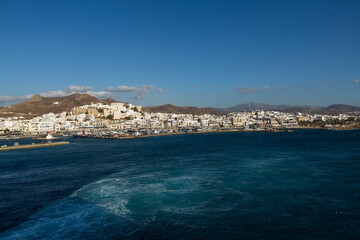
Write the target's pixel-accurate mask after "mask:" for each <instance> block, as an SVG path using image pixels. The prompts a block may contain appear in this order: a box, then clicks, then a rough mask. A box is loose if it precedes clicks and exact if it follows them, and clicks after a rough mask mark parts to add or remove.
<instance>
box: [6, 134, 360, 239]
mask: <svg viewBox="0 0 360 240" xmlns="http://www.w3.org/2000/svg"><path fill="white" fill-rule="evenodd" d="M16 141H18V142H19V143H20V144H24V143H31V142H33V141H32V140H16ZM69 141H70V142H71V144H70V145H67V146H57V147H51V148H39V149H29V150H19V151H8V152H0V239H2V240H10V239H21V240H23V239H34V240H35V239H36V240H39V239H342V240H343V239H360V131H359V130H354V131H325V130H297V131H294V132H292V133H265V132H240V133H211V134H186V135H176V136H162V137H151V138H139V139H128V140H110V139H76V138H70V139H69ZM14 142H15V140H6V141H5V140H0V145H3V144H8V145H11V144H13V143H14Z"/></svg>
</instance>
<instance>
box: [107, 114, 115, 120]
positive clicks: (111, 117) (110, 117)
mask: <svg viewBox="0 0 360 240" xmlns="http://www.w3.org/2000/svg"><path fill="white" fill-rule="evenodd" d="M106 118H107V119H109V120H113V119H114V116H113V115H111V114H109V115H107V116H106Z"/></svg>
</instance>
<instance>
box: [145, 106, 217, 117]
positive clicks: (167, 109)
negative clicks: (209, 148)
mask: <svg viewBox="0 0 360 240" xmlns="http://www.w3.org/2000/svg"><path fill="white" fill-rule="evenodd" d="M143 110H144V111H145V112H154V113H157V112H159V113H180V114H194V115H200V114H215V115H219V114H221V113H222V112H221V111H218V110H216V109H214V108H198V107H178V106H174V105H171V104H166V105H161V106H155V107H144V108H143Z"/></svg>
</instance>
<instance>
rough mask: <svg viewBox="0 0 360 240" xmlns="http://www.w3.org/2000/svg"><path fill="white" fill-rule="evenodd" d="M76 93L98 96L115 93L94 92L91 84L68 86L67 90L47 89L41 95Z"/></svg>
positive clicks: (62, 95)
mask: <svg viewBox="0 0 360 240" xmlns="http://www.w3.org/2000/svg"><path fill="white" fill-rule="evenodd" d="M74 93H83V94H89V95H91V96H94V97H97V98H109V97H113V94H112V93H111V92H108V91H100V92H94V91H92V87H90V86H68V87H67V88H66V89H65V90H56V91H47V92H43V93H41V94H40V95H41V96H43V97H65V96H68V95H71V94H74Z"/></svg>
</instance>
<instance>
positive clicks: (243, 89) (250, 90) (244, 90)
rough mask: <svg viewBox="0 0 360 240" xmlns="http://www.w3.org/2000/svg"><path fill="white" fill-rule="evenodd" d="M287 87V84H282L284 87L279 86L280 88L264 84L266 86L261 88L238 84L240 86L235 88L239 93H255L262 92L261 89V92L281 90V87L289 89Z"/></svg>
mask: <svg viewBox="0 0 360 240" xmlns="http://www.w3.org/2000/svg"><path fill="white" fill-rule="evenodd" d="M287 88H289V86H287V85H282V87H279V88H276V87H269V86H264V87H262V88H259V89H257V88H247V87H242V86H238V87H235V90H236V91H237V92H238V93H254V92H260V91H261V92H272V91H275V90H281V89H287Z"/></svg>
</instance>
